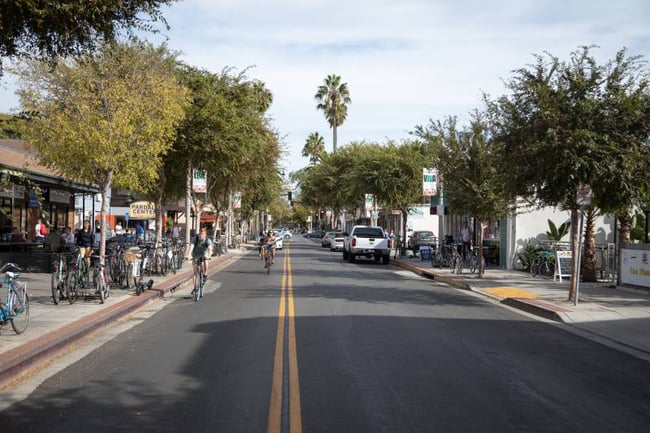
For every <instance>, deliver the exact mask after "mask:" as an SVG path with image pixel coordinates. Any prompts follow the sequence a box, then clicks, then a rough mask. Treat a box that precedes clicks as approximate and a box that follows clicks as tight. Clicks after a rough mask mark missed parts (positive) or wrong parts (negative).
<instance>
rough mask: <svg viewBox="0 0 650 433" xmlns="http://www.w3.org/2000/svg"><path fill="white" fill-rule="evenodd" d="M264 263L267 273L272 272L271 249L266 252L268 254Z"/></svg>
mask: <svg viewBox="0 0 650 433" xmlns="http://www.w3.org/2000/svg"><path fill="white" fill-rule="evenodd" d="M264 263H265V264H266V273H267V274H270V273H271V265H272V264H273V262H272V260H271V251H267V252H266V256H265V257H264Z"/></svg>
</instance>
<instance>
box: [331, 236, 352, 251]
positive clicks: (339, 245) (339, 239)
mask: <svg viewBox="0 0 650 433" xmlns="http://www.w3.org/2000/svg"><path fill="white" fill-rule="evenodd" d="M347 235H348V234H347V233H343V232H335V234H334V237H333V238H332V240H331V241H330V251H343V243H344V242H345V237H346V236H347Z"/></svg>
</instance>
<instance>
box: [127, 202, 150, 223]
mask: <svg viewBox="0 0 650 433" xmlns="http://www.w3.org/2000/svg"><path fill="white" fill-rule="evenodd" d="M155 217H156V206H155V205H154V204H153V202H150V201H136V202H134V203H131V206H129V218H131V219H141V220H150V219H154V218H155Z"/></svg>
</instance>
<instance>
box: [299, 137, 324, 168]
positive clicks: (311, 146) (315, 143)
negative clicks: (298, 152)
mask: <svg viewBox="0 0 650 433" xmlns="http://www.w3.org/2000/svg"><path fill="white" fill-rule="evenodd" d="M323 153H325V139H324V138H323V136H322V135H320V134H319V133H318V132H312V133H311V134H309V137H307V141H305V146H304V147H303V148H302V156H307V157H309V163H310V164H316V163H317V162H318V161H320V160H321V159H323Z"/></svg>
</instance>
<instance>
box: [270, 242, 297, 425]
mask: <svg viewBox="0 0 650 433" xmlns="http://www.w3.org/2000/svg"><path fill="white" fill-rule="evenodd" d="M289 253H290V251H289V248H285V250H284V260H283V263H282V288H281V295H280V307H279V310H278V330H277V333H276V341H275V356H274V359H273V384H272V385H271V401H270V405H269V421H268V426H267V429H266V432H267V433H302V416H301V413H300V382H299V380H298V355H297V350H296V323H295V307H294V302H293V278H292V275H291V257H290V254H289Z"/></svg>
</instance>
